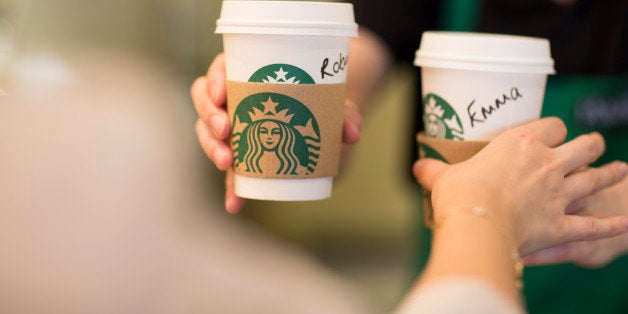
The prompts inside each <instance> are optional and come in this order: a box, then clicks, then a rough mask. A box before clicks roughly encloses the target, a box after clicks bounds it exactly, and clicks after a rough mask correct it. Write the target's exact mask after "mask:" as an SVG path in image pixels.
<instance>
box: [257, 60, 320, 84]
mask: <svg viewBox="0 0 628 314" xmlns="http://www.w3.org/2000/svg"><path fill="white" fill-rule="evenodd" d="M249 82H258V83H277V84H316V83H315V82H314V79H312V77H311V76H310V75H309V74H307V72H305V71H303V70H301V69H299V68H297V67H295V66H293V65H289V64H280V63H278V64H271V65H267V66H265V67H263V68H261V69H259V70H257V71H255V73H253V75H251V77H250V78H249Z"/></svg>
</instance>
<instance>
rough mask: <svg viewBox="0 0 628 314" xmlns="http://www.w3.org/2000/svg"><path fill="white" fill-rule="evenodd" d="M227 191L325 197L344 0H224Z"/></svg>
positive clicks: (334, 148)
mask: <svg viewBox="0 0 628 314" xmlns="http://www.w3.org/2000/svg"><path fill="white" fill-rule="evenodd" d="M216 33H220V34H223V43H224V50H225V58H226V71H227V109H228V112H229V116H230V118H231V122H232V137H231V147H232V150H233V154H234V171H235V193H236V195H238V196H240V197H244V198H252V199H263V200H285V201H299V200H317V199H324V198H328V197H329V196H330V195H331V188H332V182H333V177H334V176H335V175H336V173H337V171H338V164H339V156H340V147H341V141H342V123H343V119H344V101H345V82H346V75H347V64H348V58H349V42H350V40H351V37H356V36H357V24H356V23H355V21H354V15H353V6H352V5H351V4H344V3H323V2H297V1H224V2H223V5H222V12H221V16H220V19H219V20H218V21H217V29H216Z"/></svg>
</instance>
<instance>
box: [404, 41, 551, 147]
mask: <svg viewBox="0 0 628 314" xmlns="http://www.w3.org/2000/svg"><path fill="white" fill-rule="evenodd" d="M414 64H415V65H416V66H420V67H421V86H422V98H423V103H424V108H423V109H424V114H423V121H424V124H425V133H426V135H427V136H429V137H434V138H443V139H452V140H479V141H482V140H490V139H492V138H494V137H495V136H497V135H498V134H499V133H501V132H503V131H504V130H507V129H509V128H512V127H514V126H517V125H519V124H522V123H525V122H529V121H532V120H535V119H538V118H540V115H541V109H542V104H543V97H544V94H545V84H546V81H547V75H548V74H553V73H554V67H553V64H554V61H553V60H552V58H551V55H550V45H549V41H548V40H546V39H542V38H533V37H523V36H510V35H499V34H482V33H462V32H425V33H423V36H422V39H421V44H420V47H419V50H417V52H416V59H415V63H414Z"/></svg>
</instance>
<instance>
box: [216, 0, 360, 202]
mask: <svg viewBox="0 0 628 314" xmlns="http://www.w3.org/2000/svg"><path fill="white" fill-rule="evenodd" d="M227 2H230V3H228V4H230V5H231V4H234V2H239V3H240V4H237V5H236V6H235V7H227V6H226V5H227ZM234 2H231V1H225V2H224V3H223V17H222V18H221V20H219V21H218V30H217V32H218V33H222V34H223V44H224V51H225V62H226V71H227V73H226V74H227V80H230V81H236V82H249V81H251V79H252V76H253V75H254V73H256V72H257V71H258V70H260V69H262V68H264V67H268V66H270V65H279V66H277V69H276V70H277V71H280V70H283V71H286V70H287V69H282V68H281V66H280V65H282V64H287V65H290V66H294V67H296V68H299V69H300V70H303V71H304V72H305V73H307V74H308V75H309V77H310V78H311V80H313V82H314V83H315V84H339V83H345V82H346V78H347V63H348V57H349V43H350V41H351V37H355V36H357V25H356V24H355V23H354V22H353V8H352V6H350V5H347V4H342V5H340V4H337V3H336V4H334V3H317V2H301V3H298V2H291V1H246V2H248V3H244V2H245V1H234ZM339 5H340V6H339ZM330 6H331V7H330ZM334 8H340V9H341V10H340V12H338V10H334ZM268 10H270V11H268ZM225 11H227V13H225ZM235 11H238V13H237V14H236V13H234V12H235ZM267 11H268V12H267ZM272 11H277V14H278V15H277V14H271V13H269V12H272ZM242 12H243V13H242ZM260 12H261V14H259V13H260ZM308 12H309V13H311V14H308ZM238 14H242V15H243V17H239V16H237V15H238ZM330 14H331V16H330ZM334 14H336V15H335V16H334ZM225 15H227V17H225ZM232 15H235V16H236V17H235V18H230V17H229V16H232ZM265 15H266V18H269V17H276V16H280V19H281V16H283V18H287V19H290V16H292V17H293V18H294V20H288V21H274V20H270V21H269V20H264V19H265V17H264V16H265ZM258 16H261V17H260V19H262V20H261V21H259V25H256V24H255V23H256V21H249V20H247V18H257V17H258ZM233 21H235V22H233ZM243 21H244V22H243ZM271 71H272V70H271ZM287 72H289V70H288V71H287ZM291 74H292V73H288V74H287V75H286V78H288V79H290V78H291ZM265 81H266V82H269V83H277V82H274V81H273V78H267V80H265ZM290 82H291V83H298V84H303V83H307V82H301V81H299V79H298V78H295V79H294V80H292V81H290ZM309 83H310V84H311V83H312V82H311V81H310V82H309ZM234 181H235V193H236V195H238V196H240V197H243V198H249V199H261V200H275V201H308V200H319V199H325V198H328V197H330V196H331V191H332V183H333V177H322V178H312V179H269V178H257V177H249V176H244V175H238V174H236V175H235V180H234Z"/></svg>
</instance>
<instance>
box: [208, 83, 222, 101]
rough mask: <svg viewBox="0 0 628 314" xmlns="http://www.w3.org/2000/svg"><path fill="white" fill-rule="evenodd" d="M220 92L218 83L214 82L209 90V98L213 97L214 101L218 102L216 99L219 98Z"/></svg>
mask: <svg viewBox="0 0 628 314" xmlns="http://www.w3.org/2000/svg"><path fill="white" fill-rule="evenodd" d="M218 93H220V89H219V88H218V85H216V84H212V87H211V88H210V90H209V98H211V100H212V101H213V102H214V103H216V102H218V100H217V99H216V98H218Z"/></svg>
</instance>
